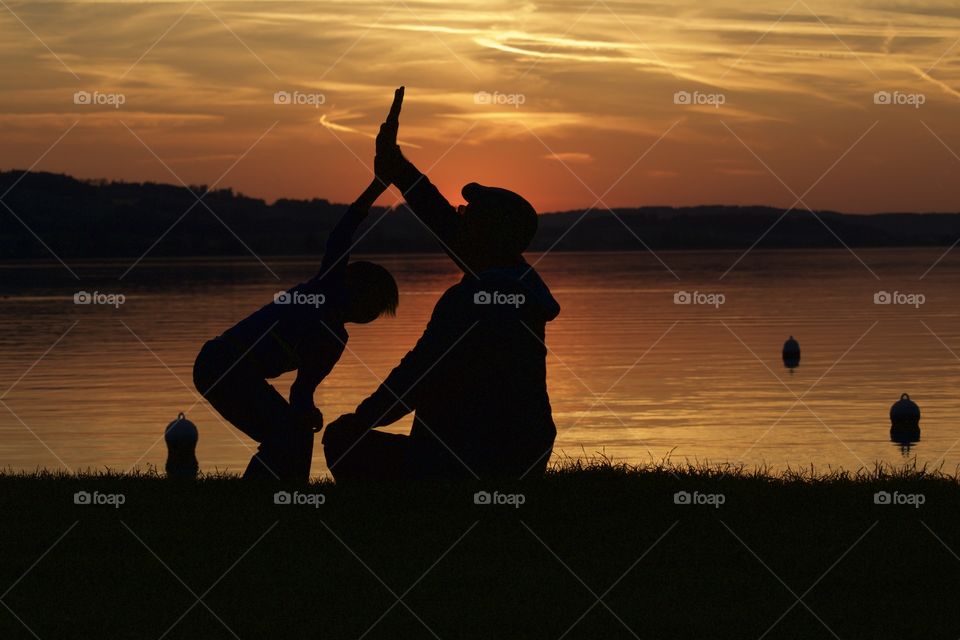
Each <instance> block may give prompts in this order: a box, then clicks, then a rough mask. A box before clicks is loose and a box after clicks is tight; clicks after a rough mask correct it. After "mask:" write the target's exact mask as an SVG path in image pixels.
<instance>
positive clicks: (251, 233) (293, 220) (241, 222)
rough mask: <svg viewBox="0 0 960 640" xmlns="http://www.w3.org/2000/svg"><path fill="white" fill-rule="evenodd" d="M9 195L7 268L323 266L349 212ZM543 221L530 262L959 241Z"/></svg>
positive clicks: (881, 223)
mask: <svg viewBox="0 0 960 640" xmlns="http://www.w3.org/2000/svg"><path fill="white" fill-rule="evenodd" d="M11 187H12V189H11ZM7 190H10V193H9V194H8V195H7V196H6V197H5V199H4V203H5V204H6V205H8V206H9V207H10V210H11V211H4V212H0V262H9V261H12V260H21V259H31V260H37V259H52V258H54V257H56V258H59V259H61V260H64V261H65V262H70V261H71V260H78V259H93V260H96V259H115V258H116V259H129V260H135V259H138V258H143V257H146V258H148V259H149V258H157V257H163V258H173V257H177V258H199V257H223V258H229V257H233V256H243V255H250V254H251V253H253V254H256V255H258V256H316V255H320V254H322V253H323V250H324V247H325V245H326V239H327V235H328V234H329V232H330V229H332V227H333V225H334V224H335V222H336V220H337V219H338V218H339V216H340V215H341V214H342V213H343V211H344V210H345V208H346V205H344V204H333V203H331V202H329V201H327V200H322V199H314V200H309V201H307V200H289V199H281V200H277V201H276V202H274V203H272V204H267V203H266V202H265V201H263V200H259V199H255V198H248V197H246V196H243V195H241V194H236V193H234V192H233V191H232V190H230V189H220V190H216V191H212V192H210V193H208V194H207V195H206V196H205V197H204V199H203V202H202V204H201V203H198V201H197V197H196V195H195V194H194V193H193V192H192V191H190V190H189V189H187V188H185V187H181V186H174V185H166V184H156V183H122V182H103V181H80V180H76V179H74V178H72V177H70V176H65V175H58V174H52V173H24V172H22V171H13V172H0V193H3V192H5V191H7ZM11 212H12V213H11ZM539 223H540V224H539V229H538V231H537V234H536V236H535V238H534V240H533V243H532V244H531V247H530V249H531V253H537V252H543V251H564V252H591V253H593V252H635V251H645V250H650V249H652V250H654V251H656V252H661V251H675V250H682V251H739V252H744V251H747V250H754V249H755V250H763V249H777V250H783V249H828V248H841V249H846V248H854V249H857V248H868V247H869V248H921V247H950V246H953V245H954V244H956V243H957V241H958V240H960V213H875V214H844V213H836V212H832V211H818V212H815V213H811V212H810V211H806V210H802V211H800V210H784V209H778V208H775V207H763V206H749V207H748V206H720V205H710V206H696V207H649V206H648V207H639V208H617V209H612V210H606V209H604V210H574V211H565V212H555V213H543V214H541V215H540V218H539ZM357 237H358V245H357V247H356V249H355V252H356V253H357V254H358V255H359V254H365V255H390V254H420V253H424V254H431V253H437V252H439V251H440V249H439V248H438V247H437V242H436V238H434V237H433V236H432V234H431V233H430V232H429V231H428V230H427V229H426V228H425V227H424V226H423V224H422V223H421V222H420V221H419V220H417V219H415V217H414V216H413V214H412V213H411V212H410V211H409V210H408V209H407V208H406V207H400V208H398V209H392V210H389V209H386V208H383V207H375V208H374V209H373V210H372V211H371V213H370V217H369V219H368V221H367V222H366V223H365V224H364V226H363V227H361V229H360V230H359V232H358V236H357Z"/></svg>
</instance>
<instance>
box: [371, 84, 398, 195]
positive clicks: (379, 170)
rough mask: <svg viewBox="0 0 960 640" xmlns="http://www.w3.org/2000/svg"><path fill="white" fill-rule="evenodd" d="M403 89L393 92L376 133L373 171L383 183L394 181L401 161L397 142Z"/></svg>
mask: <svg viewBox="0 0 960 640" xmlns="http://www.w3.org/2000/svg"><path fill="white" fill-rule="evenodd" d="M403 90H404V88H403V87H400V88H399V89H397V90H396V91H395V92H394V94H393V104H392V105H390V113H388V114H387V119H386V120H384V121H383V124H381V125H380V133H378V134H377V145H376V147H377V155H376V158H375V159H374V162H373V172H374V173H375V174H376V176H377V178H379V179H380V180H382V181H383V182H384V183H391V182H393V181H394V179H395V178H396V176H397V173H398V171H399V170H400V167H401V164H402V162H403V154H402V153H400V146H399V145H398V144H397V131H398V130H399V129H400V108H401V107H402V106H403Z"/></svg>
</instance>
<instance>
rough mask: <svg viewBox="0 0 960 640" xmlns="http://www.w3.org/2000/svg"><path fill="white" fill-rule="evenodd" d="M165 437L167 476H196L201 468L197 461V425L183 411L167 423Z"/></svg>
mask: <svg viewBox="0 0 960 640" xmlns="http://www.w3.org/2000/svg"><path fill="white" fill-rule="evenodd" d="M163 439H164V441H165V442H166V443H167V466H166V469H167V477H168V478H196V477H197V471H199V469H200V464H199V463H198V462H197V440H198V439H199V434H198V432H197V426H196V425H195V424H193V423H192V422H190V421H189V420H187V418H186V416H185V415H183V413H182V412H181V413H180V414H179V415H178V416H177V419H176V420H174V421H173V422H171V423H170V424H168V425H167V428H166V430H165V431H164V433H163Z"/></svg>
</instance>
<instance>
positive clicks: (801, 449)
mask: <svg viewBox="0 0 960 640" xmlns="http://www.w3.org/2000/svg"><path fill="white" fill-rule="evenodd" d="M942 253H943V249H940V248H934V249H922V250H920V249H916V250H914V249H911V250H858V251H857V255H858V256H859V259H858V258H857V257H855V256H853V255H851V253H849V252H847V251H845V250H837V251H792V252H772V251H754V252H752V253H750V254H749V255H748V256H747V257H746V258H745V259H744V260H743V261H742V262H739V263H738V264H737V265H736V268H734V269H733V270H732V271H730V272H729V274H727V275H726V276H724V277H722V278H721V276H722V275H723V274H724V272H726V271H727V269H728V268H729V267H730V266H731V265H733V264H734V262H735V261H736V260H737V258H738V257H739V255H740V254H739V253H738V252H666V253H663V254H661V255H660V258H661V259H662V260H663V262H665V263H666V265H667V267H669V269H670V270H672V271H673V272H674V273H675V274H676V276H674V275H672V274H671V273H670V271H669V270H668V269H667V268H665V267H664V265H662V264H661V263H660V262H659V261H658V260H657V259H656V258H655V257H654V256H652V255H651V254H649V253H624V254H569V253H567V254H561V253H557V254H549V255H546V256H543V257H542V259H541V256H539V255H531V256H529V259H530V261H531V262H533V261H539V262H538V264H537V269H538V270H539V271H540V272H541V274H542V275H543V277H544V279H545V280H546V281H547V283H548V284H549V285H550V286H551V288H552V290H553V292H554V294H555V296H556V298H557V299H558V300H559V302H560V304H561V305H562V307H563V311H562V313H561V315H560V317H559V318H558V319H557V320H556V321H554V322H553V323H551V324H550V325H549V328H548V334H547V344H548V346H549V348H550V355H549V360H548V364H549V380H548V383H549V390H550V395H551V399H552V402H553V407H554V417H555V420H556V423H557V429H558V432H559V435H558V439H557V446H556V451H555V455H556V456H561V455H567V456H574V457H576V456H590V455H594V454H597V453H603V454H605V455H607V456H612V457H613V458H614V459H617V460H625V461H630V462H643V461H649V460H651V459H655V460H659V459H661V458H663V457H664V456H667V455H670V456H671V457H672V459H673V460H674V461H684V460H691V461H694V460H698V461H709V462H742V463H745V464H747V465H751V466H752V465H760V464H766V465H770V466H773V467H777V468H783V467H786V466H788V465H789V466H792V467H797V466H806V467H809V466H810V465H814V466H815V467H816V468H818V469H822V470H825V469H827V468H828V467H833V468H836V467H843V468H848V469H856V468H858V467H861V466H872V465H873V464H874V463H875V462H876V461H886V462H890V463H894V464H900V463H902V462H904V461H913V460H914V459H916V461H917V462H918V463H920V464H924V463H931V464H934V465H941V464H942V465H943V466H944V468H945V469H946V470H949V471H953V470H954V469H955V468H956V467H957V465H960V397H958V389H960V357H958V355H960V322H958V319H960V301H958V296H957V292H958V291H960V289H958V284H960V255H957V256H956V257H955V256H954V253H956V254H960V250H958V251H956V252H954V253H951V254H949V255H948V256H947V257H946V258H945V259H944V260H943V261H942V262H940V263H939V264H938V265H937V266H936V267H935V268H933V269H932V270H931V271H930V272H929V274H928V275H926V276H925V277H922V278H921V276H922V275H923V274H924V272H926V271H927V269H928V268H929V267H930V266H931V265H932V264H933V263H934V262H935V261H936V260H937V258H938V257H940V255H941V254H942ZM375 259H376V260H377V261H379V262H381V263H383V264H384V265H385V266H387V267H388V268H389V269H391V270H392V271H393V272H394V274H395V275H396V277H397V280H398V282H399V284H400V288H401V304H400V309H399V314H398V317H397V318H394V319H385V320H381V321H378V322H375V323H373V324H371V325H367V326H353V327H352V328H350V332H351V339H350V342H349V345H348V350H347V352H346V353H345V354H344V357H343V359H342V360H341V361H340V363H339V365H338V366H337V367H336V369H335V370H334V372H333V373H332V374H331V375H330V377H329V378H328V379H327V380H326V381H325V382H324V383H323V384H322V385H321V386H320V388H319V389H318V391H317V394H316V401H317V405H318V406H319V407H320V408H321V410H322V411H323V412H324V415H325V416H326V418H327V420H331V419H333V418H335V417H336V416H338V415H340V414H342V413H346V412H349V411H350V410H352V409H353V407H355V406H356V405H357V403H358V402H360V401H361V400H362V399H363V398H364V397H365V396H366V395H367V394H368V393H370V392H371V391H372V390H373V389H374V388H375V387H376V386H377V384H378V383H379V381H380V380H381V379H382V378H383V377H385V376H386V374H387V373H388V372H389V371H390V369H391V367H392V366H393V365H395V364H396V363H397V362H398V361H399V359H400V358H401V357H402V356H403V354H404V353H405V352H406V351H407V349H408V348H409V347H410V346H412V345H413V344H414V342H415V341H416V339H417V337H418V336H419V335H420V333H421V331H422V329H423V327H424V326H425V324H426V321H427V318H428V317H429V314H430V310H431V309H432V307H433V305H434V303H435V302H436V300H437V299H438V297H439V296H440V294H441V293H442V292H443V290H444V289H446V288H447V287H448V286H450V285H451V284H453V283H454V282H456V280H457V278H458V274H457V273H456V271H455V270H454V268H453V267H452V265H451V264H450V263H449V261H448V260H447V259H446V258H445V257H443V256H434V255H429V256H425V255H424V256H379V257H376V258H375ZM860 260H862V261H863V263H865V264H866V266H864V264H862V263H861V262H860ZM265 261H266V263H267V264H268V265H269V268H270V270H272V271H273V272H275V274H276V275H277V276H278V277H279V279H277V278H275V277H274V276H273V275H272V274H271V273H270V271H269V270H268V269H267V268H265V267H264V266H263V265H261V264H260V263H258V262H256V261H255V260H254V259H252V258H251V259H249V260H246V259H234V260H179V261H146V262H143V263H140V264H139V265H137V267H136V268H134V269H133V270H132V271H130V273H129V274H128V275H126V276H125V277H124V278H123V279H120V275H121V274H123V272H124V271H126V270H127V268H128V267H129V266H130V262H129V261H127V262H124V261H117V262H86V263H84V262H80V263H75V264H71V265H70V267H71V268H72V269H73V270H74V271H75V272H76V274H77V275H78V276H79V280H77V279H74V277H73V276H71V275H70V273H69V272H68V271H67V270H66V269H64V267H63V266H61V265H60V264H57V263H51V264H29V265H6V266H0V400H2V404H0V466H3V467H7V468H12V469H34V468H37V467H47V468H69V469H73V470H77V469H86V468H103V467H109V468H112V469H116V470H127V469H130V468H132V467H141V468H146V467H148V466H149V465H155V466H158V467H161V468H162V466H163V462H164V457H165V449H164V445H163V442H162V440H161V436H162V433H163V428H164V426H165V425H166V424H167V423H168V422H169V421H170V420H172V419H173V418H174V417H176V415H177V412H178V411H186V412H187V414H188V416H189V417H190V418H191V419H192V420H193V421H194V422H196V423H197V424H198V426H199V428H200V445H199V449H198V455H199V458H200V462H201V466H202V468H204V469H206V470H214V469H220V470H228V471H241V470H242V469H243V467H244V466H245V465H246V461H247V460H248V459H249V457H250V455H251V452H252V449H253V444H252V443H251V442H250V441H248V440H247V439H246V437H245V436H243V434H241V433H239V432H237V431H235V430H234V429H232V428H231V427H229V426H228V425H226V424H225V423H224V422H223V421H222V420H221V419H220V418H219V417H218V416H217V415H216V414H215V413H214V412H213V411H212V410H211V408H210V407H209V406H208V405H207V404H206V403H205V402H203V401H202V400H201V399H199V398H198V396H197V395H196V393H195V392H194V390H193V385H192V381H191V367H192V364H193V359H194V356H195V355H196V352H197V350H198V349H199V347H200V345H201V344H202V343H203V342H204V341H205V340H206V339H208V338H209V337H212V336H214V335H216V334H218V333H219V332H221V331H222V330H223V329H225V328H227V327H228V326H230V325H231V324H232V323H234V322H236V321H237V320H239V319H240V318H242V317H243V316H244V315H245V314H246V313H248V312H250V311H252V310H253V309H255V308H256V307H257V306H259V305H261V304H263V303H264V302H266V301H268V300H270V299H271V297H272V295H273V293H274V292H275V291H277V290H280V289H284V288H286V287H288V286H291V285H293V284H294V283H296V282H298V281H301V280H303V279H306V278H308V277H310V276H311V275H312V274H313V272H314V270H315V268H316V265H317V261H316V260H312V259H280V258H271V259H266V260H265ZM871 272H872V273H871ZM80 290H83V291H89V292H93V291H97V292H99V293H101V294H110V293H121V294H123V295H124V296H125V302H124V304H122V305H121V306H120V307H118V308H114V307H111V306H106V305H76V304H74V301H73V297H74V293H75V292H77V291H80ZM678 291H687V292H690V293H693V292H695V291H696V292H699V293H700V294H722V295H723V299H724V302H723V304H722V305H719V306H711V305H680V304H675V303H674V297H675V294H676V293H677V292H678ZM878 291H888V292H890V293H891V294H892V293H894V292H899V293H900V294H922V295H923V296H924V302H923V304H922V305H919V306H918V307H915V306H910V305H906V304H891V305H878V304H875V303H874V295H875V293H876V292H878ZM789 335H794V336H796V337H797V339H798V340H799V341H800V344H801V347H802V350H803V359H802V363H801V366H800V367H799V368H798V369H796V370H795V371H793V372H790V371H788V370H786V369H784V367H783V364H782V362H781V360H780V348H781V346H782V344H783V341H784V340H785V339H786V338H787V337H788V336H789ZM292 379H293V376H292V374H290V375H287V376H284V377H282V378H280V379H278V380H277V381H276V384H277V385H278V387H279V388H280V389H281V391H282V392H283V393H284V394H286V392H287V390H288V388H289V385H290V382H291V381H292ZM903 392H906V393H909V394H910V395H911V397H912V398H913V399H914V400H916V401H917V402H918V403H919V404H920V406H921V409H922V411H923V420H922V422H921V426H922V429H923V432H922V434H923V435H922V440H921V442H919V443H917V444H916V445H914V446H913V447H912V449H911V450H910V451H909V452H904V451H902V450H901V449H900V448H899V447H897V446H895V445H894V444H892V443H891V442H890V441H889V438H888V428H889V420H888V417H887V412H888V410H889V407H890V404H891V403H892V402H893V401H894V400H896V399H897V398H898V397H899V396H900V394H901V393H903ZM410 422H411V420H410V418H409V417H408V418H407V419H406V420H404V421H402V422H400V423H398V424H396V425H394V427H393V428H391V430H395V431H399V432H402V431H404V430H407V429H409V426H410ZM314 473H315V474H316V475H324V474H326V473H327V469H326V466H325V465H324V461H323V455H322V452H321V450H320V447H319V445H318V446H317V447H316V450H315V455H314Z"/></svg>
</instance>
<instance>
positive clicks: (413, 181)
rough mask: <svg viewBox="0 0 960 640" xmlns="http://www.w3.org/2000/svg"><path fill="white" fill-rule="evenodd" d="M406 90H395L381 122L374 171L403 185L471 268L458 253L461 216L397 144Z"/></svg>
mask: <svg viewBox="0 0 960 640" xmlns="http://www.w3.org/2000/svg"><path fill="white" fill-rule="evenodd" d="M403 92H404V88H403V87H400V88H399V89H397V90H396V92H395V93H394V96H393V105H392V106H391V107H390V113H389V114H387V119H386V120H385V121H384V122H383V124H382V125H380V133H379V134H378V135H377V158H376V161H375V171H376V173H377V175H379V176H383V177H384V179H386V180H389V181H390V182H392V183H393V184H395V185H396V186H397V188H399V189H400V191H401V193H402V194H403V197H404V199H405V200H406V201H407V205H409V207H410V209H411V210H412V211H413V213H414V215H416V216H417V218H419V219H420V221H421V222H423V224H425V225H426V226H427V228H428V229H430V231H431V232H433V234H434V235H435V236H436V237H437V239H438V240H440V244H441V245H442V246H443V249H444V251H446V252H447V255H449V256H450V258H451V259H452V260H453V261H454V262H455V263H457V266H458V267H460V269H461V270H463V271H468V267H466V265H464V264H463V262H462V261H461V260H460V258H459V257H458V256H457V254H458V253H459V252H460V250H459V247H458V241H459V237H458V236H459V233H458V232H459V229H460V216H459V215H457V211H456V209H454V208H453V206H452V205H451V204H450V203H449V202H448V201H447V199H446V198H444V197H443V194H441V193H440V191H439V190H438V189H437V188H436V187H435V186H434V185H433V184H432V183H431V182H430V180H429V179H428V178H427V176H425V175H424V174H422V173H421V172H420V170H419V169H417V167H416V166H414V164H413V163H412V162H410V161H409V160H407V158H406V157H404V155H403V153H402V152H401V151H400V146H399V145H398V144H397V131H398V130H399V128H400V108H401V106H402V105H403Z"/></svg>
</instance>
